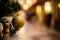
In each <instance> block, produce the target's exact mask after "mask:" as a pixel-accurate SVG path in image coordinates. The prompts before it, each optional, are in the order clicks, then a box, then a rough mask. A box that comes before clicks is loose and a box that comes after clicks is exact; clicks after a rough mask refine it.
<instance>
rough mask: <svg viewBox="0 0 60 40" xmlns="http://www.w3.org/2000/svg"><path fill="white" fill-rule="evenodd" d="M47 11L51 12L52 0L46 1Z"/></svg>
mask: <svg viewBox="0 0 60 40" xmlns="http://www.w3.org/2000/svg"><path fill="white" fill-rule="evenodd" d="M45 12H46V13H50V12H51V2H50V1H47V2H45Z"/></svg>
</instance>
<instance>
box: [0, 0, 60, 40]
mask: <svg viewBox="0 0 60 40" xmlns="http://www.w3.org/2000/svg"><path fill="white" fill-rule="evenodd" d="M0 2H1V1H0ZM9 2H18V3H19V4H20V6H21V10H19V11H17V12H14V11H15V9H14V11H13V13H15V14H11V15H12V16H11V15H7V16H4V17H3V16H2V19H3V20H4V22H2V23H0V36H1V40H2V39H3V38H4V39H7V37H10V36H12V35H14V34H15V33H16V31H18V30H19V29H21V28H22V27H24V24H25V23H26V22H28V20H29V21H30V22H31V20H33V21H34V20H36V19H33V18H34V15H35V16H36V18H37V19H38V21H39V22H40V23H45V25H46V26H47V28H48V29H49V32H52V33H54V34H56V35H60V0H9ZM0 4H1V3H0ZM13 8H14V6H13ZM10 9H11V8H10ZM17 9H19V8H18V7H17ZM6 11H7V10H6ZM9 11H11V10H9ZM4 15H5V14H4ZM27 15H28V16H27ZM26 18H28V19H26ZM0 20H1V18H0ZM3 20H2V21H3ZM7 20H8V21H7ZM34 22H35V21H34ZM36 23H37V22H36ZM37 24H38V23H37ZM3 25H5V26H3ZM27 25H29V24H27ZM27 28H28V27H27ZM3 30H5V31H6V32H5V31H3ZM59 37H60V36H59ZM59 40H60V39H59Z"/></svg>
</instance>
